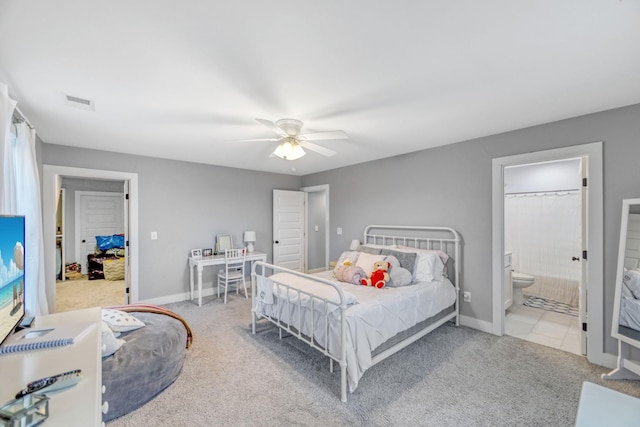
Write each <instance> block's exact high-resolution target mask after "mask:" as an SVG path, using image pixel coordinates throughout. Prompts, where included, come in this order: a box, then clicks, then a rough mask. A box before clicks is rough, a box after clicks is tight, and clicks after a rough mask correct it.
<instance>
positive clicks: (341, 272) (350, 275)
mask: <svg viewBox="0 0 640 427" xmlns="http://www.w3.org/2000/svg"><path fill="white" fill-rule="evenodd" d="M335 276H336V279H338V280H339V281H341V282H347V283H353V284H354V285H359V284H360V281H361V280H362V279H363V278H364V279H366V278H367V273H365V271H364V270H363V269H362V267H358V266H357V265H347V263H346V262H345V263H344V264H342V265H341V266H339V267H338V268H337V269H336V271H335Z"/></svg>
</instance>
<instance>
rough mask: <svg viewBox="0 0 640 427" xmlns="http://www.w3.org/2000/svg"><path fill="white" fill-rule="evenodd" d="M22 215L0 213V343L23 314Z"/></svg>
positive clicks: (23, 229) (9, 333)
mask: <svg viewBox="0 0 640 427" xmlns="http://www.w3.org/2000/svg"><path fill="white" fill-rule="evenodd" d="M24 235H25V228H24V216H10V215H0V344H2V342H4V340H5V339H6V338H7V337H8V336H9V335H11V333H12V332H13V331H14V329H15V327H16V326H17V325H18V323H20V321H21V320H22V318H23V317H24V315H25V307H24V264H25V257H24V249H25V247H24Z"/></svg>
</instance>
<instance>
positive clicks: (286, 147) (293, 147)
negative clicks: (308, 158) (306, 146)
mask: <svg viewBox="0 0 640 427" xmlns="http://www.w3.org/2000/svg"><path fill="white" fill-rule="evenodd" d="M273 154H274V155H275V156H278V157H280V158H281V159H284V160H296V159H299V158H300V157H302V156H304V155H305V154H307V153H305V152H304V150H303V149H302V147H301V146H300V144H298V141H296V140H295V138H285V139H284V140H283V141H282V142H281V143H280V144H279V145H278V147H277V148H276V150H275V151H274V152H273Z"/></svg>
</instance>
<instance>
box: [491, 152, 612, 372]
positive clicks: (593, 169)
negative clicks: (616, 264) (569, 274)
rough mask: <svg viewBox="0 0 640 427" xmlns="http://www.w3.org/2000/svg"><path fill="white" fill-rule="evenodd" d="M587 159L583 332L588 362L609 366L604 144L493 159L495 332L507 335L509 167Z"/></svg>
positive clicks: (493, 328) (493, 304)
mask: <svg viewBox="0 0 640 427" xmlns="http://www.w3.org/2000/svg"><path fill="white" fill-rule="evenodd" d="M575 157H583V158H585V159H586V162H585V163H584V164H585V165H586V170H587V171H588V194H589V197H588V202H587V204H586V206H587V209H586V214H587V221H585V224H586V228H587V229H586V243H587V244H588V248H589V249H588V260H587V262H584V263H582V265H583V266H584V268H585V272H584V273H583V277H584V278H586V282H587V283H586V286H587V295H586V296H583V298H585V301H586V302H585V304H583V306H584V307H585V308H586V311H587V312H588V322H586V320H587V319H585V323H586V324H585V325H584V326H583V329H586V331H585V333H586V336H587V343H586V347H587V358H588V359H589V361H590V362H592V363H594V364H597V365H602V366H608V364H609V360H608V358H607V356H606V355H605V354H604V346H603V343H604V324H603V316H604V304H603V294H604V289H603V215H602V212H603V208H602V207H603V185H602V184H603V170H602V143H601V142H595V143H590V144H582V145H576V146H571V147H564V148H558V149H552V150H546V151H540V152H534V153H526V154H520V155H514V156H508V157H501V158H496V159H493V161H492V163H493V165H492V248H493V249H492V271H493V292H492V295H493V301H492V307H493V309H492V311H493V322H492V332H493V333H494V334H496V335H504V333H505V329H504V322H505V309H504V296H505V292H504V271H505V264H504V261H505V259H504V258H505V247H504V169H505V168H506V167H509V166H513V165H518V164H526V163H535V162H545V161H553V160H559V159H566V158H575Z"/></svg>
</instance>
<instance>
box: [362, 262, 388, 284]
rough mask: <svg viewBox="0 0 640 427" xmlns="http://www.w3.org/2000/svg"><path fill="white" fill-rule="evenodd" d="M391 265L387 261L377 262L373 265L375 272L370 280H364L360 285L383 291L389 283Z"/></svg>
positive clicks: (370, 275)
mask: <svg viewBox="0 0 640 427" xmlns="http://www.w3.org/2000/svg"><path fill="white" fill-rule="evenodd" d="M389 267H390V264H389V263H388V262H387V261H376V262H375V263H374V264H373V271H372V272H371V274H369V275H368V278H366V279H362V280H361V281H360V283H361V284H362V285H363V286H373V287H374V288H378V289H382V288H384V285H386V284H387V282H388V281H389V273H387V271H388V270H389Z"/></svg>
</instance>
